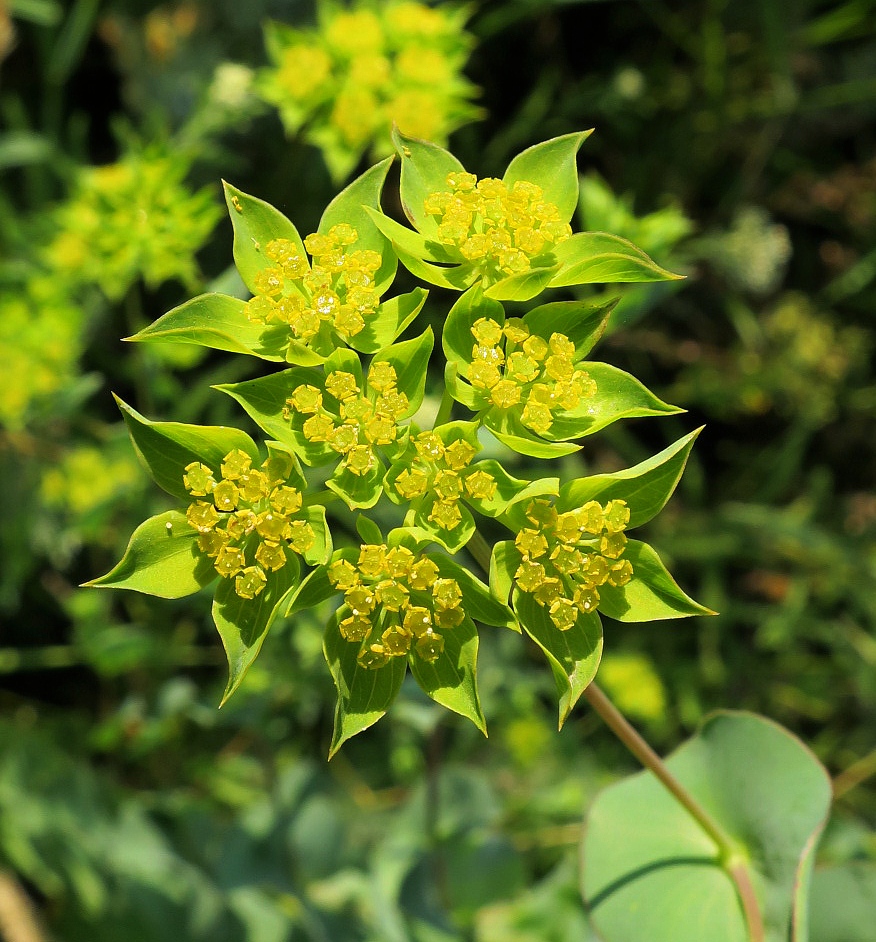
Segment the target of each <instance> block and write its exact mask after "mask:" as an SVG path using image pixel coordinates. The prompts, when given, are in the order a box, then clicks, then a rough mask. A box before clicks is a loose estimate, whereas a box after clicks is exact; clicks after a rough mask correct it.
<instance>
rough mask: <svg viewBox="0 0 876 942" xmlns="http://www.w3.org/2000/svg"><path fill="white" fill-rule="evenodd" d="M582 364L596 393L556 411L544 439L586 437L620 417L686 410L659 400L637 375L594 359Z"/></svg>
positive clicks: (668, 413) (565, 439) (666, 413)
mask: <svg viewBox="0 0 876 942" xmlns="http://www.w3.org/2000/svg"><path fill="white" fill-rule="evenodd" d="M581 365H582V367H583V368H584V370H585V371H586V372H587V373H588V374H589V375H590V378H591V379H593V380H594V381H595V382H596V394H595V395H594V396H592V397H590V398H587V399H582V400H581V404H580V405H579V406H578V408H576V409H570V410H568V411H563V412H557V413H555V414H554V421H553V424H552V425H551V427H550V429H549V430H548V431H547V432H546V433H545V438H548V439H550V440H551V441H568V440H570V439H575V438H583V437H584V436H585V435H592V434H593V433H594V432H598V431H600V430H601V429H604V428H605V427H606V426H608V425H611V424H613V423H614V422H617V421H618V420H619V419H633V418H641V417H643V416H648V415H675V414H677V413H679V412H684V409H679V408H678V407H677V406H672V405H670V404H669V403H667V402H663V400H662V399H658V398H657V396H655V395H654V393H652V392H651V391H650V390H649V389H647V388H646V387H645V386H643V385H642V384H641V383H640V382H639V381H638V380H637V379H636V378H635V377H634V376H631V375H630V374H629V373H625V372H624V371H623V370H619V369H618V368H617V367H616V366H610V365H609V364H608V363H598V362H596V361H594V360H591V361H588V362H585V363H582V364H581Z"/></svg>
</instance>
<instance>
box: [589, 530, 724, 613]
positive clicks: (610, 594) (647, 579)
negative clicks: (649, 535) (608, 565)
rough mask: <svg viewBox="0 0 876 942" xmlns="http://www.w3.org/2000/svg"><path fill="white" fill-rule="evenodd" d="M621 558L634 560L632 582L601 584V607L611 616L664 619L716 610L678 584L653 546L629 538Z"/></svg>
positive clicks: (631, 561)
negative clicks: (693, 597)
mask: <svg viewBox="0 0 876 942" xmlns="http://www.w3.org/2000/svg"><path fill="white" fill-rule="evenodd" d="M622 558H623V559H626V560H629V561H630V563H632V566H633V578H632V579H631V580H630V582H628V583H627V584H626V585H625V586H620V587H618V586H612V585H608V584H606V585H604V586H600V587H599V610H600V611H601V612H603V613H604V614H606V615H608V616H609V617H610V618H616V619H617V620H618V621H661V620H663V619H666V618H684V617H686V616H689V615H714V614H715V613H714V612H713V611H712V610H711V609H708V608H706V607H705V606H704V605H700V604H699V603H698V602H695V601H694V600H693V599H692V598H691V597H690V596H689V595H687V594H686V593H685V592H683V591H682V590H681V589H680V588H679V587H678V584H677V583H676V582H675V580H674V579H673V578H672V576H670V575H669V572H668V571H667V569H666V567H665V566H664V565H663V563H662V561H661V559H660V557H659V556H658V555H657V553H656V551H655V550H654V548H653V547H652V546H649V545H648V544H647V543H640V542H639V541H638V540H629V541H628V542H627V545H626V548H625V549H624V553H623V557H622Z"/></svg>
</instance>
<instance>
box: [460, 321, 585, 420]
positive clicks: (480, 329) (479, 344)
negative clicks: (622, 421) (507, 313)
mask: <svg viewBox="0 0 876 942" xmlns="http://www.w3.org/2000/svg"><path fill="white" fill-rule="evenodd" d="M471 332H472V335H473V336H474V339H475V343H474V346H473V347H472V354H471V365H470V366H469V369H468V379H469V382H470V383H471V384H472V386H475V387H476V388H478V389H484V390H487V391H488V392H489V394H490V401H491V402H492V403H493V405H494V406H497V407H498V408H500V409H510V408H512V407H514V406H516V405H518V404H519V403H521V402H522V403H523V409H522V412H521V416H520V418H521V421H522V422H523V424H524V425H525V426H526V427H527V428H529V429H532V431H533V432H537V433H538V434H540V435H544V434H545V433H546V432H548V431H549V430H550V427H551V425H553V421H554V416H553V413H554V412H555V411H557V410H560V409H574V408H576V407H577V406H579V405H580V404H581V401H582V400H583V399H590V398H592V397H593V396H594V395H596V383H595V382H594V381H593V379H592V378H591V376H590V375H589V373H587V372H586V371H585V370H582V369H579V368H577V367H576V366H575V361H574V357H575V344H573V343H572V341H571V340H569V338H568V337H567V336H566V335H565V334H560V333H553V334H551V336H550V340H544V339H543V338H542V337H539V336H537V335H535V334H531V333H530V332H529V328H528V327H527V326H526V324H524V323H523V321H522V320H520V319H519V318H511V319H509V320H508V321H506V322H505V324H504V326H503V325H501V324H498V323H496V321H494V320H491V319H490V318H488V317H482V318H480V319H479V320H477V321H475V322H474V324H473V325H472V328H471Z"/></svg>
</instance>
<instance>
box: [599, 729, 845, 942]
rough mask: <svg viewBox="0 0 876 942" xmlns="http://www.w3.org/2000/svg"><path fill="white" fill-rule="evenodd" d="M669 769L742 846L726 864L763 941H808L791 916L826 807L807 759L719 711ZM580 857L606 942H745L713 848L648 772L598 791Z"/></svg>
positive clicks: (789, 743)
mask: <svg viewBox="0 0 876 942" xmlns="http://www.w3.org/2000/svg"><path fill="white" fill-rule="evenodd" d="M666 765H667V766H668V768H669V771H670V772H671V773H672V775H673V776H675V778H676V779H677V780H678V781H679V782H680V783H681V785H682V786H683V787H684V788H685V789H686V790H687V791H688V792H689V793H690V794H691V795H692V796H693V798H694V799H695V800H696V801H697V802H698V803H699V804H700V805H701V806H702V807H703V808H704V809H705V811H706V812H707V813H708V814H709V815H710V816H711V817H712V818H713V820H715V821H716V823H717V824H718V826H719V827H721V828H722V829H723V830H724V832H725V833H726V834H727V836H728V838H729V839H730V841H731V842H732V843H733V844H734V845H735V846H736V847H737V848H738V853H737V854H736V855H734V857H735V860H734V861H733V862H734V863H737V864H740V865H741V866H744V867H745V868H746V870H748V873H749V876H750V880H751V883H752V884H753V886H754V890H755V893H756V895H757V903H758V905H759V908H760V910H761V913H762V914H763V920H764V930H765V935H764V937H765V938H766V939H768V940H770V942H773V940H775V942H779V940H793V942H804V940H805V938H806V934H805V930H804V929H803V928H802V927H801V925H800V918H799V917H800V915H801V914H802V913H805V911H806V910H807V909H808V904H809V899H808V894H809V882H810V881H809V869H810V868H811V863H812V851H813V847H814V845H815V843H816V841H817V839H818V837H819V835H820V833H821V831H822V829H823V827H824V824H825V822H826V819H827V815H828V812H829V809H830V803H831V787H830V779H829V778H828V776H827V773H826V771H825V770H824V768H822V766H821V765H820V763H819V762H818V760H817V759H816V758H815V756H814V755H813V754H812V753H811V752H810V751H809V750H808V749H807V748H806V747H805V746H804V745H803V744H802V743H801V742H800V741H799V740H798V739H797V738H796V737H794V736H793V735H792V734H791V733H789V732H788V731H787V730H784V729H782V728H781V727H780V726H779V725H778V724H776V723H773V722H771V721H770V720H766V719H763V718H762V717H759V716H755V715H753V714H751V713H735V712H721V713H717V714H714V715H712V716H711V717H708V718H707V719H706V720H705V722H704V723H703V726H702V728H701V729H700V730H699V732H698V733H697V734H696V735H695V736H694V737H692V738H691V739H689V740H688V741H687V742H686V743H684V744H683V745H682V746H681V747H680V748H678V749H677V750H676V751H675V752H674V753H673V754H672V755H671V756H669V758H668V759H667V760H666ZM582 851H583V853H582V864H583V867H582V869H583V879H582V890H583V895H584V900H585V902H586V904H587V907H588V910H589V915H590V918H591V920H592V922H593V924H594V926H595V928H596V930H597V931H598V933H599V937H600V938H601V939H604V940H605V942H641V940H643V939H647V940H649V942H705V940H706V939H708V940H709V942H749V939H750V938H751V935H750V933H749V931H748V928H747V927H746V922H745V917H744V914H743V911H742V906H741V904H740V899H739V894H738V891H737V888H736V886H735V885H734V882H733V880H732V879H731V877H730V875H729V873H728V872H727V870H726V869H725V865H724V864H725V862H724V861H722V860H721V856H720V854H719V851H718V848H717V846H716V845H715V843H714V841H713V840H712V839H711V837H709V836H708V835H707V834H706V833H705V831H704V830H703V829H702V827H701V826H700V824H699V823H698V822H697V821H696V820H695V819H694V818H693V817H692V816H691V815H690V813H689V812H688V811H686V810H685V808H684V807H682V805H681V804H679V802H678V801H677V800H676V799H675V798H674V797H673V795H672V794H671V793H670V792H669V791H668V790H667V789H666V788H665V787H664V786H663V785H662V784H661V783H660V782H658V781H657V779H656V778H655V777H654V775H653V774H652V773H651V772H639V773H637V774H636V775H633V776H630V777H629V778H627V779H624V780H623V781H621V782H618V783H616V784H614V785H610V786H609V787H608V788H606V789H604V790H603V791H602V792H600V793H599V795H597V797H596V800H595V801H594V802H593V804H592V806H591V807H590V809H589V811H588V813H587V819H586V827H585V830H584V841H583V848H582ZM831 938H833V937H831ZM846 938H848V937H847V936H842V939H843V940H844V942H845V939H846ZM839 939H840V937H839V936H837V937H836V942H839ZM813 942H815V936H814V935H813Z"/></svg>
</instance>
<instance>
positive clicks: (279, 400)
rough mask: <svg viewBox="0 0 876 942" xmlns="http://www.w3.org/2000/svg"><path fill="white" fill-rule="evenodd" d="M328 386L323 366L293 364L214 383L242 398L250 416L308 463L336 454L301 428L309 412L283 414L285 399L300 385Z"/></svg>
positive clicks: (220, 388) (224, 390)
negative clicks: (241, 379) (253, 376)
mask: <svg viewBox="0 0 876 942" xmlns="http://www.w3.org/2000/svg"><path fill="white" fill-rule="evenodd" d="M308 385H309V386H315V387H316V388H317V389H320V390H323V391H324V390H325V376H324V374H323V372H322V371H320V370H313V369H307V368H305V367H293V368H292V369H288V370H281V371H280V372H278V373H271V374H270V375H269V376H263V377H260V378H259V379H250V380H247V381H246V382H243V383H227V384H223V385H220V386H215V387H214V389H218V390H219V391H220V392H224V393H225V394H226V395H228V396H231V398H232V399H234V400H236V401H237V402H239V403H240V404H241V405H242V406H243V408H244V409H245V410H246V413H247V414H248V415H249V416H250V418H251V419H252V420H253V421H254V422H255V423H256V424H257V425H258V426H259V428H260V429H262V430H263V431H264V432H267V434H268V435H270V436H272V437H273V438H276V439H277V440H278V441H279V442H282V443H283V444H284V445H287V446H288V447H290V448H291V449H292V450H293V451H294V452H295V454H296V455H298V457H299V458H301V460H302V461H303V462H304V463H305V464H308V465H319V464H326V463H327V462H329V461H331V460H332V456H333V455H334V454H335V453H334V452H333V451H332V449H331V448H329V447H328V445H326V444H325V443H323V442H312V441H310V440H309V439H307V438H306V437H305V436H304V432H303V431H302V428H303V425H304V422H305V421H306V419H307V416H305V415H302V414H301V413H299V412H295V411H290V413H289V418H286V417H285V415H284V410H285V409H286V400H287V399H288V398H289V397H290V396H291V395H292V393H293V392H294V391H295V390H296V389H297V388H298V387H299V386H308Z"/></svg>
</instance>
